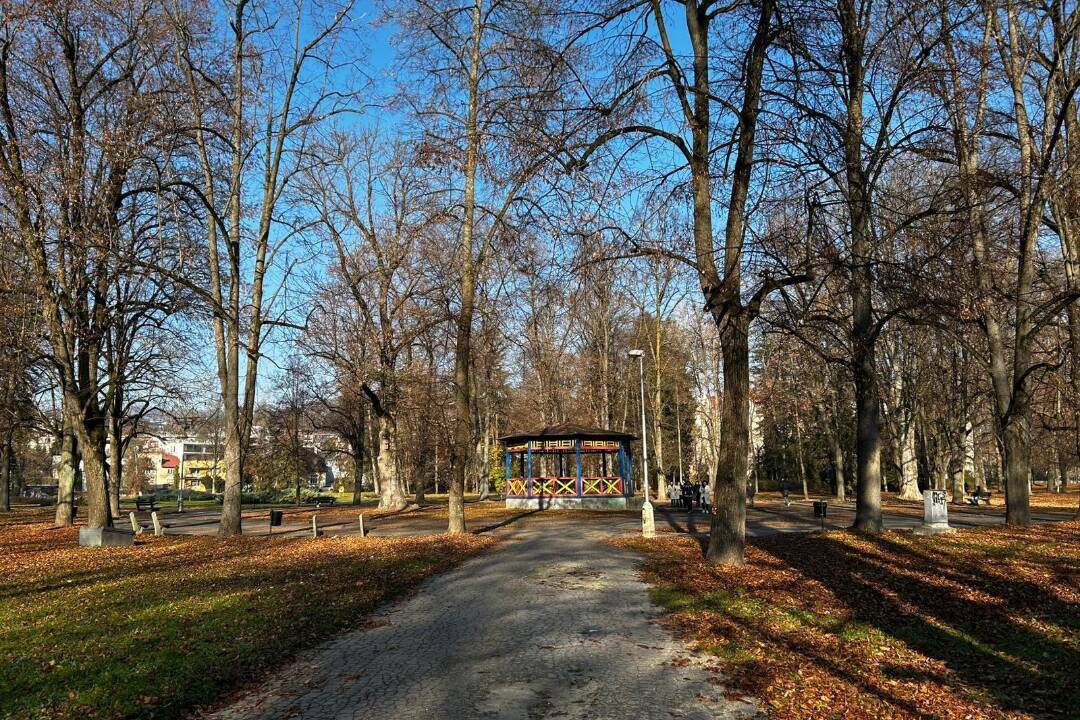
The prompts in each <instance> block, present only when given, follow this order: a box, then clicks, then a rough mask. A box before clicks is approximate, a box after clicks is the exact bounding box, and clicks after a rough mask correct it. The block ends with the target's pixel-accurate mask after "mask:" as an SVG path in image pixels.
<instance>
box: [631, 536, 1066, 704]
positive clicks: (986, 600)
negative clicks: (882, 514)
mask: <svg viewBox="0 0 1080 720" xmlns="http://www.w3.org/2000/svg"><path fill="white" fill-rule="evenodd" d="M620 544H623V545H630V546H632V547H634V548H636V549H639V550H642V551H644V552H645V553H646V556H647V561H646V563H645V566H644V574H645V576H646V578H647V579H648V580H649V581H651V582H652V583H653V584H654V585H656V587H657V590H656V596H657V599H658V601H660V602H662V603H663V604H665V605H666V606H667V607H668V608H669V609H670V610H671V615H669V619H670V625H671V627H672V628H673V629H674V630H675V631H677V632H679V633H681V634H683V635H684V636H685V637H687V638H688V639H690V640H691V641H693V642H695V643H696V644H697V645H698V646H700V647H701V648H703V649H705V650H707V651H708V652H710V653H711V654H712V655H714V656H715V657H716V660H717V662H718V664H719V666H720V669H721V670H722V671H723V672H724V673H725V675H727V676H728V677H729V678H731V681H732V682H733V683H734V684H735V688H736V689H737V690H738V691H741V692H747V693H750V694H753V695H755V696H757V697H759V698H761V699H762V701H763V702H764V703H765V704H766V705H767V706H768V708H769V713H770V716H771V717H775V718H785V719H786V718H791V719H795V718H800V719H801V718H813V717H853V718H854V717H874V718H917V717H927V716H930V717H942V718H967V717H971V718H1021V717H1061V718H1065V717H1069V716H1070V714H1071V713H1072V712H1074V710H1075V708H1076V707H1080V693H1078V692H1077V690H1076V686H1075V682H1074V680H1073V678H1071V676H1070V670H1068V669H1067V668H1075V667H1076V666H1077V663H1078V661H1080V611H1078V608H1080V572H1078V569H1080V523H1078V522H1069V523H1057V524H1052V525H1041V526H1038V527H1034V528H1030V529H1026V530H1020V529H1017V530H1014V529H1005V528H999V529H993V530H980V531H967V532H960V533H957V534H955V535H948V536H938V537H933V538H924V537H920V536H915V535H912V534H910V533H886V534H884V535H882V536H879V537H872V536H860V535H852V534H848V533H843V532H833V533H825V534H813V535H804V534H788V535H779V536H775V537H770V538H763V539H755V540H753V541H752V543H751V545H750V546H749V547H748V549H747V564H746V565H745V566H742V567H712V566H710V565H708V564H707V563H705V562H704V561H703V560H702V548H701V547H700V545H699V543H698V542H697V541H695V540H693V539H692V538H689V537H686V536H681V537H679V536H668V537H663V538H661V539H657V540H656V541H654V542H651V543H645V542H642V541H640V540H636V539H635V540H624V541H620Z"/></svg>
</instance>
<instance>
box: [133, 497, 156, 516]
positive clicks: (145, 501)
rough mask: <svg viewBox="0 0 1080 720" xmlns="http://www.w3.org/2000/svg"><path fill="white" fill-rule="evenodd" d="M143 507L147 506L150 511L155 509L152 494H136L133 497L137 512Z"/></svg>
mask: <svg viewBox="0 0 1080 720" xmlns="http://www.w3.org/2000/svg"><path fill="white" fill-rule="evenodd" d="M143 508H148V509H149V510H151V511H154V510H157V499H156V498H154V496H153V495H147V496H145V497H144V496H142V495H140V496H138V497H136V498H135V509H136V510H138V511H139V512H142V511H143Z"/></svg>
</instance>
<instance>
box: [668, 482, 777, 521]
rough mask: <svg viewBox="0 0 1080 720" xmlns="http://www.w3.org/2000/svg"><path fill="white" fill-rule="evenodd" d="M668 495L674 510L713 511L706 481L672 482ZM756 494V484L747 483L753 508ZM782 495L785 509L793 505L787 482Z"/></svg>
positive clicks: (747, 497)
mask: <svg viewBox="0 0 1080 720" xmlns="http://www.w3.org/2000/svg"><path fill="white" fill-rule="evenodd" d="M667 493H668V501H669V502H670V503H671V508H672V509H673V510H677V509H682V510H686V512H689V513H692V512H694V508H695V507H696V508H698V509H699V510H701V511H702V512H711V511H712V494H711V493H712V490H711V489H710V488H709V483H707V482H705V481H704V480H702V481H701V482H698V483H692V482H689V481H684V482H683V483H682V485H680V484H679V483H678V482H676V481H675V480H672V481H671V482H670V483H669V484H668V488H667ZM756 494H757V488H756V487H755V486H754V483H747V484H746V499H747V502H748V503H749V504H750V506H751V507H753V505H754V495H756ZM780 494H781V495H782V496H783V498H784V505H785V507H786V506H789V505H791V486H790V484H789V483H788V481H787V480H781V481H780Z"/></svg>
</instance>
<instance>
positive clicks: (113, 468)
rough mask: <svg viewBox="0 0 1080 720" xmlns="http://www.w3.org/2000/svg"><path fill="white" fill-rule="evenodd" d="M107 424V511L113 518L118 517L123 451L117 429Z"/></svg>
mask: <svg viewBox="0 0 1080 720" xmlns="http://www.w3.org/2000/svg"><path fill="white" fill-rule="evenodd" d="M114 425H116V423H113V422H110V423H109V511H110V512H111V513H112V516H113V517H114V518H118V517H120V490H121V487H120V486H121V483H122V482H123V478H124V458H123V455H124V449H123V443H122V442H121V439H120V429H119V427H113V426H114Z"/></svg>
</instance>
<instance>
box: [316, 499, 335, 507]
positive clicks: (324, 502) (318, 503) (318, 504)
mask: <svg viewBox="0 0 1080 720" xmlns="http://www.w3.org/2000/svg"><path fill="white" fill-rule="evenodd" d="M323 505H326V506H329V507H333V506H334V505H337V498H336V497H332V498H330V499H329V500H316V501H315V507H321V506H323Z"/></svg>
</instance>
